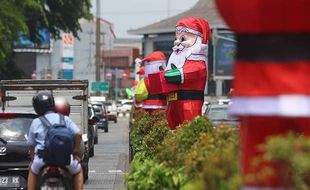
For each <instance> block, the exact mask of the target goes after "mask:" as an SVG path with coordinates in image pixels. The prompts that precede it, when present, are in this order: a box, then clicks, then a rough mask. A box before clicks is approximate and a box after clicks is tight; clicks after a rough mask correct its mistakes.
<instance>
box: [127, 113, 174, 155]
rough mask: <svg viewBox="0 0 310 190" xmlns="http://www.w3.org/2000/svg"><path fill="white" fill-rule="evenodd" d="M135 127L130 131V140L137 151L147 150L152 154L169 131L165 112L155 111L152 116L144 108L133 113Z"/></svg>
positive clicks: (148, 153)
mask: <svg viewBox="0 0 310 190" xmlns="http://www.w3.org/2000/svg"><path fill="white" fill-rule="evenodd" d="M133 118H134V122H133V126H134V127H133V128H132V130H131V131H130V134H129V135H130V142H131V145H132V148H133V150H134V151H135V152H138V151H141V150H143V151H146V154H147V155H149V156H151V154H153V152H154V149H155V146H157V145H158V144H160V142H161V141H162V140H163V139H164V137H165V136H166V135H167V134H168V133H169V128H168V123H167V121H166V119H165V113H164V112H153V113H152V115H151V116H149V114H148V113H147V112H145V111H143V110H139V111H137V112H135V113H133Z"/></svg>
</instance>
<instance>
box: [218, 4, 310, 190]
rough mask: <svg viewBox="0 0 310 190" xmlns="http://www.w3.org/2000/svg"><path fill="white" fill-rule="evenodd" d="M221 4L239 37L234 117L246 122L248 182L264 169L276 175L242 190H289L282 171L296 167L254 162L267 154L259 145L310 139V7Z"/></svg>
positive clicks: (243, 154)
mask: <svg viewBox="0 0 310 190" xmlns="http://www.w3.org/2000/svg"><path fill="white" fill-rule="evenodd" d="M216 3H217V6H218V9H219V12H220V13H221V15H222V17H223V18H224V19H225V21H226V23H227V24H228V26H229V27H230V28H231V29H232V30H233V31H234V32H235V33H236V37H237V56H236V62H235V66H234V83H233V86H234V95H233V99H232V102H233V103H232V107H231V108H230V113H232V114H234V115H237V116H239V117H240V120H241V127H240V140H241V161H242V162H241V163H242V167H241V169H242V174H243V177H244V179H247V177H248V176H251V178H252V179H253V175H251V174H259V173H261V172H265V171H266V170H264V169H265V168H264V166H268V167H270V168H271V169H273V173H272V174H269V175H268V176H267V177H265V178H261V177H260V178H259V177H258V178H256V179H254V180H251V181H249V180H244V181H243V190H267V189H268V190H280V189H290V188H291V187H290V182H291V181H292V179H289V180H285V181H284V180H283V178H282V176H284V175H283V172H281V171H283V170H282V169H283V168H289V167H291V166H285V165H283V162H281V161H280V162H273V163H269V162H265V163H263V164H255V165H254V164H253V162H255V159H256V160H257V158H260V157H262V155H263V154H264V152H262V151H261V150H259V149H258V145H260V144H263V143H265V142H266V140H267V139H268V138H269V137H271V136H274V135H284V134H287V133H288V132H293V133H297V134H302V135H304V136H308V137H309V136H310V90H309V85H310V80H309V72H310V56H309V55H310V54H309V52H310V48H309V47H310V46H309V44H310V22H308V20H307V19H306V18H310V11H305V10H309V8H310V1H305V0H287V1H269V0H251V1H248V0H240V1H236V0H225V1H224V0H216ZM285 13H287V14H285ZM306 20H307V21H306ZM283 166H284V167H283ZM269 173H270V172H269ZM288 174H291V173H290V172H288ZM259 179H260V180H259ZM305 179H306V180H309V178H305ZM308 182H309V181H308ZM308 185H309V183H308ZM309 187H310V186H308V189H309Z"/></svg>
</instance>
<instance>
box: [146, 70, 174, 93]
mask: <svg viewBox="0 0 310 190" xmlns="http://www.w3.org/2000/svg"><path fill="white" fill-rule="evenodd" d="M148 78H149V84H150V94H167V93H169V92H171V91H176V90H178V85H177V84H172V83H168V82H167V81H166V79H165V71H160V72H157V73H152V74H149V75H148Z"/></svg>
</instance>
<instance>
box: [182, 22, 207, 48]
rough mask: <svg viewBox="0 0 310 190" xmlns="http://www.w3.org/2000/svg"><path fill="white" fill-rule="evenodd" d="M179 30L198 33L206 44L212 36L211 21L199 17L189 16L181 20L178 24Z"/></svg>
mask: <svg viewBox="0 0 310 190" xmlns="http://www.w3.org/2000/svg"><path fill="white" fill-rule="evenodd" d="M176 30H177V31H185V32H190V33H193V34H196V35H198V36H200V37H201V38H202V43H203V44H206V43H207V42H208V39H209V37H210V27H209V23H208V22H207V21H206V20H205V19H203V18H198V17H187V18H183V19H181V20H179V21H178V22H177V24H176Z"/></svg>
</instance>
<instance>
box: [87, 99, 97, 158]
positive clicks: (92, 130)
mask: <svg viewBox="0 0 310 190" xmlns="http://www.w3.org/2000/svg"><path fill="white" fill-rule="evenodd" d="M98 122H99V118H98V117H97V116H96V115H95V110H94V108H93V106H92V105H91V104H89V105H88V134H89V135H88V138H89V139H88V141H89V157H93V156H94V155H95V144H98Z"/></svg>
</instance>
